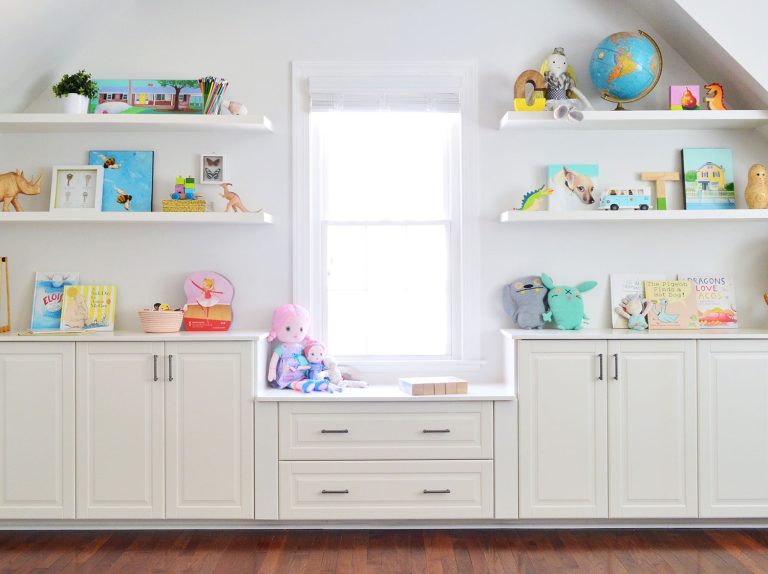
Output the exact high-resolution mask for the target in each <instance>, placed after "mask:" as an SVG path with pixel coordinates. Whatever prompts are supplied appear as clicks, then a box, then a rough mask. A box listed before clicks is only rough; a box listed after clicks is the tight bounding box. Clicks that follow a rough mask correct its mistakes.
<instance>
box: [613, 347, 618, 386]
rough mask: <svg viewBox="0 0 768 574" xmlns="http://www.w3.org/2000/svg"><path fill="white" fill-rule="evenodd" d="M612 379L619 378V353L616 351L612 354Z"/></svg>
mask: <svg viewBox="0 0 768 574" xmlns="http://www.w3.org/2000/svg"><path fill="white" fill-rule="evenodd" d="M613 380H614V381H618V380H619V354H618V353H616V354H615V355H614V356H613Z"/></svg>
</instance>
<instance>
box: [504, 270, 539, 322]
mask: <svg viewBox="0 0 768 574" xmlns="http://www.w3.org/2000/svg"><path fill="white" fill-rule="evenodd" d="M546 297H547V288H546V287H545V286H544V283H542V281H541V277H538V276H536V275H528V276H527V277H521V278H520V279H517V280H516V281H513V282H512V283H510V284H509V285H505V286H504V292H503V293H502V300H503V303H504V310H505V311H506V312H507V314H508V315H509V316H510V317H512V319H514V321H515V323H517V326H518V327H520V328H521V329H542V328H543V327H544V319H543V318H542V315H544V313H545V312H546V311H547V308H546V304H545V301H546Z"/></svg>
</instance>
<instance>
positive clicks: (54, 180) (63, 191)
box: [50, 165, 104, 211]
mask: <svg viewBox="0 0 768 574" xmlns="http://www.w3.org/2000/svg"><path fill="white" fill-rule="evenodd" d="M103 176H104V170H103V169H102V168H101V166H92V165H63V166H54V167H53V170H52V173H51V205H50V209H51V211H54V210H56V209H79V210H93V211H99V210H100V209H101V198H102V188H103V184H104V182H103Z"/></svg>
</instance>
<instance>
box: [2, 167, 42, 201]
mask: <svg viewBox="0 0 768 574" xmlns="http://www.w3.org/2000/svg"><path fill="white" fill-rule="evenodd" d="M42 178H43V176H42V175H41V176H39V177H38V178H37V179H36V180H35V181H32V180H31V179H30V180H27V179H26V178H25V177H24V172H23V171H19V170H16V171H9V172H8V173H4V174H2V175H0V201H2V202H3V211H10V209H9V206H11V205H13V207H14V208H15V209H16V211H24V210H23V209H22V208H21V205H20V204H19V200H18V199H17V197H16V196H17V195H19V194H20V193H23V194H24V195H37V194H39V193H40V180H41V179H42Z"/></svg>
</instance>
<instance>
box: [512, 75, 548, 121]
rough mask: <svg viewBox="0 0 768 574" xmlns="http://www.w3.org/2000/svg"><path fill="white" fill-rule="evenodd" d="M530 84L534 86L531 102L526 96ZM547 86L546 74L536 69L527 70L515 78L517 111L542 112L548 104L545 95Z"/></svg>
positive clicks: (515, 104)
mask: <svg viewBox="0 0 768 574" xmlns="http://www.w3.org/2000/svg"><path fill="white" fill-rule="evenodd" d="M528 85H531V86H532V87H533V93H532V94H531V98H532V100H531V103H529V102H528V98H526V97H525V89H526V87H527V86H528ZM546 88H547V82H546V80H545V79H544V76H543V75H541V73H540V72H537V71H536V70H526V71H525V72H523V73H522V74H520V75H519V76H518V77H517V80H515V103H514V106H515V111H516V112H541V111H544V108H545V107H546V105H547V100H546V98H545V97H544V90H546Z"/></svg>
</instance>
